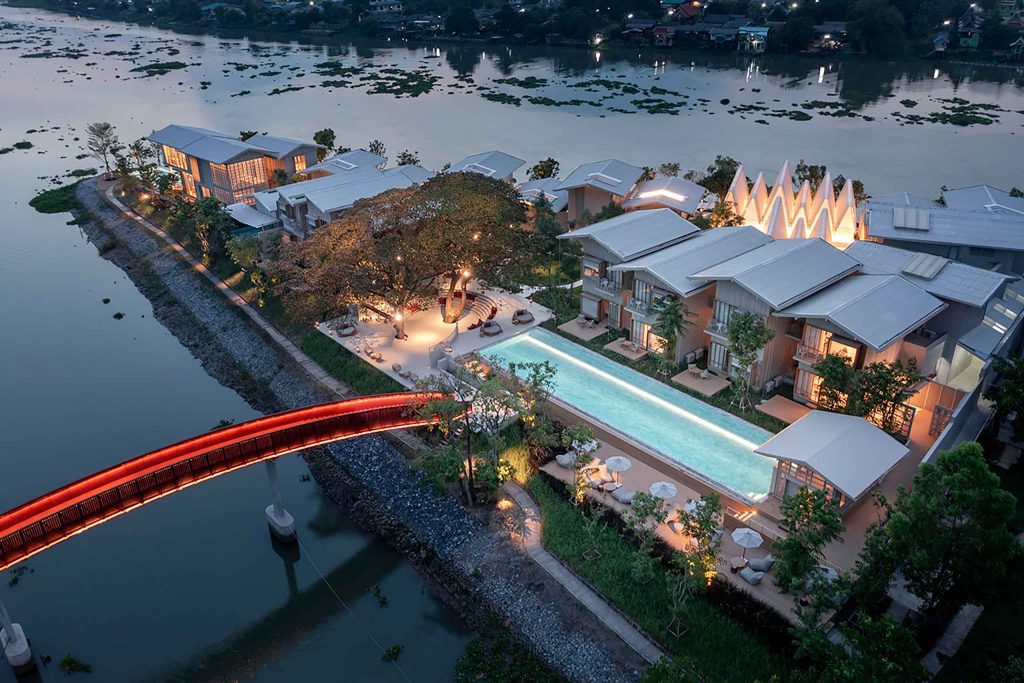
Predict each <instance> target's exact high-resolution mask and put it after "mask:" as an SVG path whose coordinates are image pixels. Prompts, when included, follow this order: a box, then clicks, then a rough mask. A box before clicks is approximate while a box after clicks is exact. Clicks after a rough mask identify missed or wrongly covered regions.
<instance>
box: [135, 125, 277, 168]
mask: <svg viewBox="0 0 1024 683" xmlns="http://www.w3.org/2000/svg"><path fill="white" fill-rule="evenodd" d="M147 139H148V140H150V141H152V142H155V143H157V144H159V145H167V146H168V147H173V148H175V149H178V150H181V151H182V152H184V153H185V154H188V155H190V156H193V157H195V158H196V159H203V160H204V161H209V162H211V163H214V164H225V163H227V162H229V161H231V160H232V159H234V158H235V157H238V156H241V155H242V154H246V153H250V154H251V153H256V154H261V155H262V154H272V152H271V151H270V150H269V149H266V148H264V147H260V146H259V145H254V144H252V143H250V142H246V141H243V140H240V139H238V138H235V137H232V136H230V135H225V134H224V133H218V132H217V131H214V130H208V129H206V128H195V127H193V126H178V125H173V124H172V125H170V126H165V127H164V128H161V129H160V130H158V131H156V132H155V133H152V134H150V135H149V136H148V138H147Z"/></svg>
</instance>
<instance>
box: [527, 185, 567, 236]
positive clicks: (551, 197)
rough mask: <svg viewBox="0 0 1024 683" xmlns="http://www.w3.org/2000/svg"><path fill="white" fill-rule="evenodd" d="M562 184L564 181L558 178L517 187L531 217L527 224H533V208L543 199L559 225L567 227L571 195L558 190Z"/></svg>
mask: <svg viewBox="0 0 1024 683" xmlns="http://www.w3.org/2000/svg"><path fill="white" fill-rule="evenodd" d="M561 183H562V181H561V180H559V179H558V178H538V179H537V180H528V181H526V182H525V183H519V184H518V185H517V186H516V189H518V190H519V194H520V196H522V198H523V201H524V202H526V204H527V205H528V207H527V208H528V214H529V215H528V218H527V223H530V224H532V223H533V206H534V205H535V204H537V203H539V202H540V201H541V200H542V199H543V200H544V201H546V202H547V204H548V208H550V209H551V213H552V214H554V216H555V220H556V221H558V224H559V225H561V226H562V227H565V226H566V224H567V223H568V217H567V212H566V208H567V207H568V206H569V193H568V192H567V191H565V190H559V189H558V186H559V185H560V184H561Z"/></svg>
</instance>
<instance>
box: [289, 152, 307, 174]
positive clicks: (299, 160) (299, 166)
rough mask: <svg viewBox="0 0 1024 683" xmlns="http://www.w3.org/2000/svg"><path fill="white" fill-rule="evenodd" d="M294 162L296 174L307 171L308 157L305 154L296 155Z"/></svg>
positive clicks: (293, 158)
mask: <svg viewBox="0 0 1024 683" xmlns="http://www.w3.org/2000/svg"><path fill="white" fill-rule="evenodd" d="M292 161H294V162H295V172H296V173H298V172H299V171H305V170H306V155H305V154H296V155H295V156H294V157H292Z"/></svg>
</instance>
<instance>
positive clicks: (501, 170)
mask: <svg viewBox="0 0 1024 683" xmlns="http://www.w3.org/2000/svg"><path fill="white" fill-rule="evenodd" d="M525 163H526V162H525V161H523V160H522V159H520V158H518V157H514V156H512V155H511V154H505V153H504V152H499V151H498V150H491V151H490V152H481V153H480V154H471V155H470V156H468V157H465V158H464V159H460V160H459V161H456V162H455V163H454V164H452V165H451V168H449V169H448V171H449V173H463V172H464V173H479V174H480V175H483V176H487V177H488V178H494V179H495V180H504V181H505V182H506V183H511V182H512V181H513V174H514V173H515V172H516V171H517V170H519V169H520V168H521V167H522V166H523V164H525Z"/></svg>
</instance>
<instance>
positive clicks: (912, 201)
mask: <svg viewBox="0 0 1024 683" xmlns="http://www.w3.org/2000/svg"><path fill="white" fill-rule="evenodd" d="M871 202H872V203H874V204H892V205H893V206H904V207H912V208H916V209H929V208H933V207H937V206H942V205H941V204H939V203H938V202H937V201H935V200H934V199H928V198H927V197H922V196H920V195H916V194H910V193H909V192H892V193H890V194H883V195H879V196H877V197H872V198H871Z"/></svg>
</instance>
